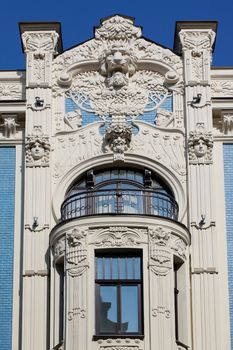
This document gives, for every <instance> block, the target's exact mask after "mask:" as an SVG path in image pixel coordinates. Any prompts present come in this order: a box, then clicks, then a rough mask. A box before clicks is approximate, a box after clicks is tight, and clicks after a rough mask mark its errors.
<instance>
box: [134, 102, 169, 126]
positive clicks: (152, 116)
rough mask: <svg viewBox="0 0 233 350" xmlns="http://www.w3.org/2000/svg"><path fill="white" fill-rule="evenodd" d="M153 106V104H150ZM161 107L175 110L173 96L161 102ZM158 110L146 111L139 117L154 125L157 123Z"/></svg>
mask: <svg viewBox="0 0 233 350" xmlns="http://www.w3.org/2000/svg"><path fill="white" fill-rule="evenodd" d="M150 107H152V105H150ZM159 108H162V109H166V110H167V111H169V112H172V111H173V100H172V96H169V97H167V98H166V100H165V101H164V102H163V103H162V104H161V106H160V107H159ZM156 115H157V110H155V111H150V112H144V113H143V114H142V115H141V116H140V117H139V118H137V119H139V120H143V121H144V122H146V123H150V124H152V125H155V120H156Z"/></svg>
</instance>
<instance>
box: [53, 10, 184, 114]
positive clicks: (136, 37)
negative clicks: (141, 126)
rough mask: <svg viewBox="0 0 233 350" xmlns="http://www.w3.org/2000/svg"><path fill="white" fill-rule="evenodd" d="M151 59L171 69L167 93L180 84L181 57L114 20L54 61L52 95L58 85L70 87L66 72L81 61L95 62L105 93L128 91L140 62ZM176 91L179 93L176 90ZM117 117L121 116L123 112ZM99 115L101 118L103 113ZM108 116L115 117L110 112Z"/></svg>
mask: <svg viewBox="0 0 233 350" xmlns="http://www.w3.org/2000/svg"><path fill="white" fill-rule="evenodd" d="M151 58H153V59H156V60H160V61H162V62H163V63H164V62H165V63H166V64H167V65H169V66H170V68H171V74H169V76H170V78H169V77H167V79H166V84H167V87H168V88H169V89H171V90H172V89H173V86H176V85H177V83H178V81H179V83H180V74H182V60H181V59H180V57H178V56H176V55H175V54H174V53H172V52H171V51H170V50H168V49H164V48H161V47H159V46H157V45H155V44H152V43H150V42H148V41H146V40H145V39H142V38H141V29H140V28H138V27H136V26H134V22H133V21H132V20H131V19H128V18H124V17H121V16H113V17H111V18H110V19H107V20H104V21H103V22H102V26H100V27H99V28H97V29H96V30H95V38H94V39H93V40H91V41H89V42H87V43H85V44H82V45H80V46H79V47H78V48H75V49H72V50H70V51H68V52H66V53H64V54H62V55H60V56H59V57H57V58H56V59H55V60H54V63H53V68H54V84H53V86H54V94H55V95H57V94H58V95H59V94H61V93H62V90H61V87H60V85H59V84H60V83H61V84H62V86H63V88H65V86H66V85H68V86H69V85H70V84H71V80H72V79H71V77H70V76H69V72H68V70H67V68H68V67H69V66H70V65H74V64H75V63H78V62H80V61H83V60H90V61H92V62H93V61H95V62H96V61H98V63H99V73H100V74H99V76H97V77H98V79H99V80H100V79H101V76H102V78H104V79H103V82H104V85H105V87H107V88H108V90H110V89H117V90H118V89H123V88H125V87H127V86H128V87H129V86H130V85H131V84H132V83H133V81H132V78H133V75H134V74H135V72H136V68H137V66H138V64H139V60H148V59H151ZM93 73H94V72H93ZM95 73H97V72H95ZM57 79H58V81H57ZM164 83H165V81H164ZM134 88H135V86H134V87H132V89H130V93H131V94H132V93H133V91H134ZM63 91H64V90H63ZM178 91H180V90H179V88H178ZM135 101H137V98H135ZM119 113H120V114H123V113H122V111H121V112H119ZM98 114H100V115H102V114H103V113H98ZM108 114H110V115H111V114H116V113H111V112H109V113H108ZM129 114H130V112H129ZM131 114H132V113H131ZM133 114H134V113H133Z"/></svg>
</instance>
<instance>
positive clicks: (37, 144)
mask: <svg viewBox="0 0 233 350" xmlns="http://www.w3.org/2000/svg"><path fill="white" fill-rule="evenodd" d="M25 149H26V166H27V167H46V166H49V157H50V149H51V146H50V143H49V137H48V136H47V135H45V134H43V132H42V127H41V126H35V127H34V129H33V132H32V134H31V135H30V134H29V135H28V136H27V137H26V142H25Z"/></svg>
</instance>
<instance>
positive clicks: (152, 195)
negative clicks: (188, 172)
mask: <svg viewBox="0 0 233 350" xmlns="http://www.w3.org/2000/svg"><path fill="white" fill-rule="evenodd" d="M97 214H100V215H101V214H134V215H138V214H142V215H157V216H162V217H166V218H170V219H174V220H177V218H178V204H177V203H176V201H175V200H174V198H173V197H171V196H169V195H168V194H165V193H162V192H160V191H155V190H146V189H141V190H140V189H139V190H135V189H124V190H97V191H94V190H89V191H85V192H79V193H76V194H74V195H72V196H70V197H68V198H67V199H65V201H64V202H63V204H62V206H61V220H66V219H71V218H76V217H81V216H87V215H97Z"/></svg>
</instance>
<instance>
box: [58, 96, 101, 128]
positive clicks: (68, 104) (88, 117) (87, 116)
mask: <svg viewBox="0 0 233 350" xmlns="http://www.w3.org/2000/svg"><path fill="white" fill-rule="evenodd" d="M87 107H88V106H87ZM76 109H78V106H77V105H76V104H75V103H74V101H72V100H71V99H70V98H66V99H65V112H66V113H68V112H72V111H74V110H76ZM81 113H82V119H83V120H82V126H86V125H88V124H92V123H95V122H99V121H101V120H102V119H101V118H100V117H98V115H95V114H94V113H90V112H86V111H84V110H82V111H81Z"/></svg>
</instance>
